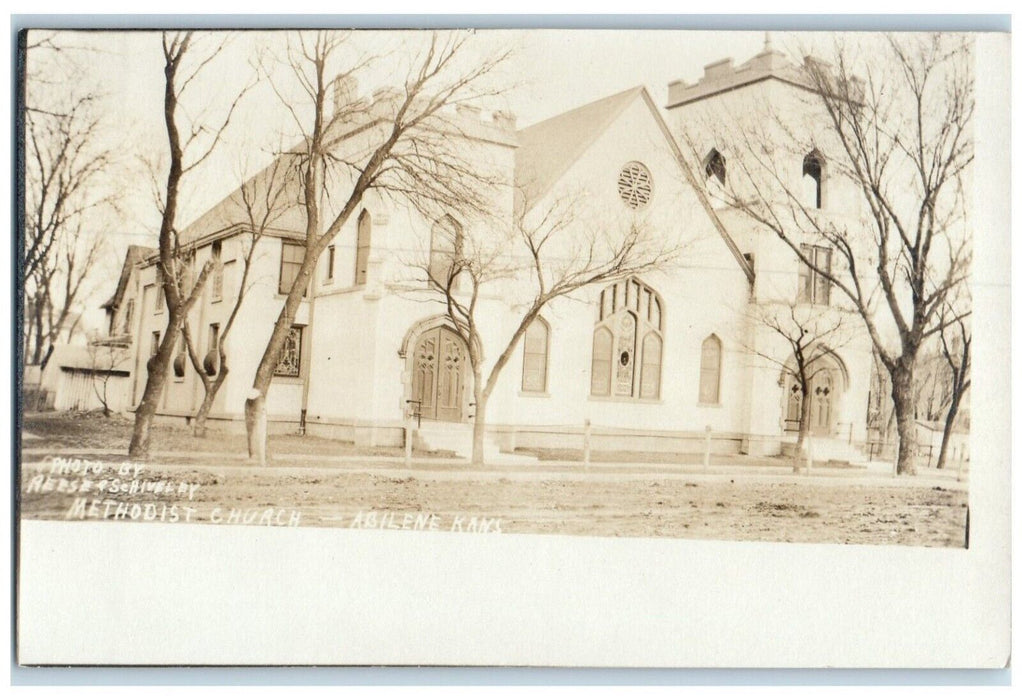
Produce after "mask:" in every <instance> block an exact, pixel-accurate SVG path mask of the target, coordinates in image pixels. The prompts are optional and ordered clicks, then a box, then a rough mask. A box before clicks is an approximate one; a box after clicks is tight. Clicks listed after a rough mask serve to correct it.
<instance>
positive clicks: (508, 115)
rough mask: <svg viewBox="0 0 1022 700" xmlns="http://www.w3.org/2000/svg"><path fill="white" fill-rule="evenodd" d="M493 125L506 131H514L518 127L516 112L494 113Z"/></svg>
mask: <svg viewBox="0 0 1022 700" xmlns="http://www.w3.org/2000/svg"><path fill="white" fill-rule="evenodd" d="M493 124H494V125H495V126H496V127H498V128H500V129H503V130H504V131H514V130H515V128H516V127H517V125H518V118H517V117H516V116H515V114H514V112H494V113H493Z"/></svg>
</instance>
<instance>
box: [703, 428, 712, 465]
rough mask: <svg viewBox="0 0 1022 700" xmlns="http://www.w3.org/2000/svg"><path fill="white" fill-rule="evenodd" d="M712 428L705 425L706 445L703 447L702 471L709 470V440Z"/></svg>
mask: <svg viewBox="0 0 1022 700" xmlns="http://www.w3.org/2000/svg"><path fill="white" fill-rule="evenodd" d="M712 431H713V428H712V427H711V426H709V425H708V426H706V445H705V447H704V448H703V471H705V472H708V471H710V440H711V435H712Z"/></svg>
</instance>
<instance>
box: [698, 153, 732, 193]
mask: <svg viewBox="0 0 1022 700" xmlns="http://www.w3.org/2000/svg"><path fill="white" fill-rule="evenodd" d="M703 169H704V170H705V171H706V177H707V178H715V179H716V180H717V182H719V183H720V184H721V185H724V184H725V183H726V182H727V161H726V160H724V156H722V155H721V154H720V151H718V150H717V149H716V148H711V149H710V152H709V153H707V154H706V157H705V158H704V159H703Z"/></svg>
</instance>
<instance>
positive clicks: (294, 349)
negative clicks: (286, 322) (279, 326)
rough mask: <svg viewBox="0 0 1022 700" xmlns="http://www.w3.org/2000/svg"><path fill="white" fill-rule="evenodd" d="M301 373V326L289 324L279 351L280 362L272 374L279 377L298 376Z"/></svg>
mask: <svg viewBox="0 0 1022 700" xmlns="http://www.w3.org/2000/svg"><path fill="white" fill-rule="evenodd" d="M301 373H302V327H301V326H291V330H289V331H288V333H287V337H285V338H284V348H283V350H281V352H280V362H278V363H277V369H276V371H275V372H274V374H277V375H279V376H281V377H298V376H301Z"/></svg>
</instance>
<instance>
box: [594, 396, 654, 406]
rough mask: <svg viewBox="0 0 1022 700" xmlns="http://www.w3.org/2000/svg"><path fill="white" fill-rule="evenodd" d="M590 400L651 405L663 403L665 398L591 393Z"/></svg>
mask: <svg viewBox="0 0 1022 700" xmlns="http://www.w3.org/2000/svg"><path fill="white" fill-rule="evenodd" d="M589 400H590V401H598V402H600V403H636V404H647V405H651V406H656V405H663V403H664V400H663V399H636V398H632V397H630V396H593V395H592V394H590V395H589Z"/></svg>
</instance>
